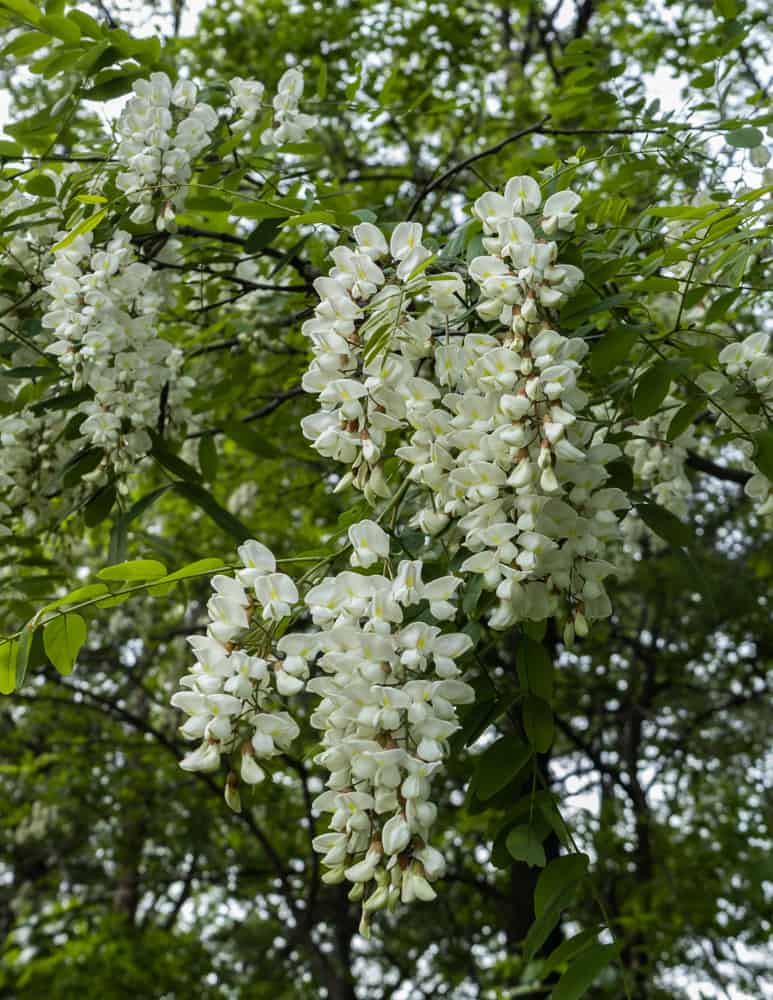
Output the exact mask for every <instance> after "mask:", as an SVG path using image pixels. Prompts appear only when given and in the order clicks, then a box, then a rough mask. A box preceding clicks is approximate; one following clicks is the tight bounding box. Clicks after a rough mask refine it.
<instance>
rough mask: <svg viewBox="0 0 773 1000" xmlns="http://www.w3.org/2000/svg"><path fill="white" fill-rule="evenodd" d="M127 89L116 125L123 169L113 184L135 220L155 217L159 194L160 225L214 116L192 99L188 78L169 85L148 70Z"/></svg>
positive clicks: (180, 196) (176, 202)
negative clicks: (129, 95) (162, 206)
mask: <svg viewBox="0 0 773 1000" xmlns="http://www.w3.org/2000/svg"><path fill="white" fill-rule="evenodd" d="M132 89H133V91H134V96H133V97H132V98H131V100H130V101H128V103H127V104H126V106H125V108H124V109H123V111H122V112H121V115H120V117H119V119H118V123H117V125H116V131H117V133H118V137H119V142H118V148H117V149H116V153H115V156H116V159H117V160H119V162H120V163H121V164H122V165H123V166H124V167H125V170H123V171H122V172H121V173H119V174H118V177H117V178H116V185H117V187H118V188H119V190H121V191H123V192H124V194H125V195H126V197H127V199H128V201H130V202H131V203H132V204H135V205H136V208H135V209H134V211H133V212H132V214H131V216H130V218H131V221H132V222H135V223H138V224H141V223H145V222H150V221H151V220H152V219H154V218H155V217H156V201H157V199H158V197H159V195H160V196H161V198H162V199H164V200H165V202H166V206H165V211H164V214H163V215H162V216H161V217H160V221H161V222H162V223H163V222H164V221H168V220H169V219H172V218H174V212H175V210H176V209H179V208H181V207H182V204H183V202H184V201H185V185H186V184H187V182H188V181H189V180H190V177H191V173H192V163H193V161H194V160H195V158H196V157H197V156H198V155H199V154H200V153H202V152H203V150H205V149H206V148H207V146H208V145H209V144H210V142H211V141H212V133H213V131H214V129H215V128H216V127H217V124H218V121H219V119H218V115H217V112H216V111H215V110H214V108H212V107H211V106H210V105H209V104H204V103H197V100H196V98H197V88H196V85H195V84H194V83H193V82H192V81H191V80H180V81H179V82H178V83H177V84H176V85H175V86H172V83H171V81H170V79H169V77H168V76H167V75H166V73H151V75H150V78H149V79H147V80H137V81H136V82H135V84H134V86H133V88H132Z"/></svg>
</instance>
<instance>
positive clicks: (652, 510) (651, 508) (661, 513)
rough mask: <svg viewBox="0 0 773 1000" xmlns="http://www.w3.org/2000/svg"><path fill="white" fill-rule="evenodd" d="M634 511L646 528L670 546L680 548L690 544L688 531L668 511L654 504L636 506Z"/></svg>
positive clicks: (690, 538)
mask: <svg viewBox="0 0 773 1000" xmlns="http://www.w3.org/2000/svg"><path fill="white" fill-rule="evenodd" d="M636 510H637V511H638V514H639V517H640V518H641V519H642V521H644V523H645V524H646V525H647V527H648V528H650V529H651V530H652V531H654V532H655V534H656V535H659V536H660V537H661V538H662V539H663V540H664V541H666V542H668V543H669V544H670V545H673V546H675V547H676V548H682V547H684V546H689V545H691V544H692V533H691V531H690V529H689V528H688V527H687V525H686V524H683V523H682V522H681V521H680V520H679V518H678V517H676V515H675V514H672V513H671V511H670V510H666V509H665V507H661V506H660V505H659V504H655V503H640V504H637V505H636Z"/></svg>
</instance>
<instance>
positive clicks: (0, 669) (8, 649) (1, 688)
mask: <svg viewBox="0 0 773 1000" xmlns="http://www.w3.org/2000/svg"><path fill="white" fill-rule="evenodd" d="M18 645H19V642H18V639H10V640H7V641H4V642H2V643H0V694H11V693H12V692H13V691H15V690H16V649H17V647H18Z"/></svg>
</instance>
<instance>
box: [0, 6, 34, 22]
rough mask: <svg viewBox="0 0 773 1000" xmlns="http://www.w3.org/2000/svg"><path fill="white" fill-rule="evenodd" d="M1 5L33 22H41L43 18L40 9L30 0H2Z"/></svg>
mask: <svg viewBox="0 0 773 1000" xmlns="http://www.w3.org/2000/svg"><path fill="white" fill-rule="evenodd" d="M0 7H5V9H6V10H10V12H11V13H12V14H18V15H19V17H21V18H24V20H25V21H29V22H30V23H31V24H39V23H40V20H41V15H40V11H39V10H38V9H37V7H36V6H35V5H34V4H33V3H30V0H0Z"/></svg>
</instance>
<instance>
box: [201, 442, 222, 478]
mask: <svg viewBox="0 0 773 1000" xmlns="http://www.w3.org/2000/svg"><path fill="white" fill-rule="evenodd" d="M197 454H198V459H199V468H200V469H201V473H202V475H203V476H204V478H205V479H206V480H207V482H210V483H211V482H212V481H213V480H214V479H215V478H216V476H217V468H218V465H219V460H218V456H217V445H216V444H215V438H214V435H212V434H207V435H206V436H205V437H202V438H199V447H198V453H197Z"/></svg>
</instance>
